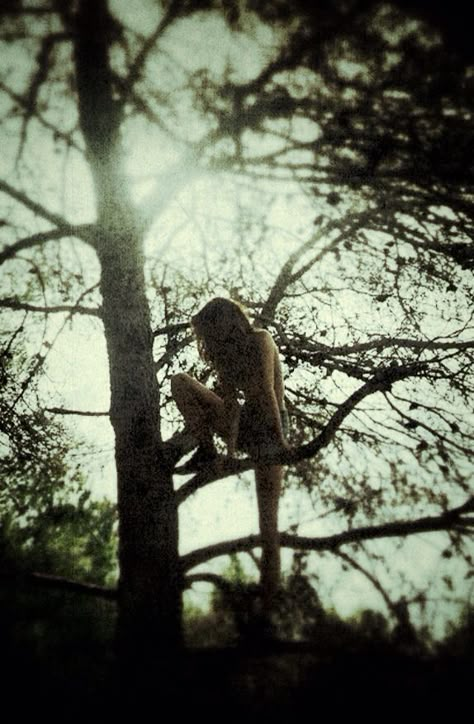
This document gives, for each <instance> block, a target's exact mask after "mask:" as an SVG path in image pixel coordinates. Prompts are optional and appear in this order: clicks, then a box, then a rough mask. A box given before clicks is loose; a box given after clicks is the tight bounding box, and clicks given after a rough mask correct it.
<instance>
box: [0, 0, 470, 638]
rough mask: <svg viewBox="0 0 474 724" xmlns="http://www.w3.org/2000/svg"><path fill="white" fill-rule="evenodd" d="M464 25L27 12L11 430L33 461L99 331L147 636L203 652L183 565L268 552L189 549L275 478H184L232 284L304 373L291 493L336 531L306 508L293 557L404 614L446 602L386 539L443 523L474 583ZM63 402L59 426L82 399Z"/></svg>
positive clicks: (10, 239)
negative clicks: (197, 393)
mask: <svg viewBox="0 0 474 724" xmlns="http://www.w3.org/2000/svg"><path fill="white" fill-rule="evenodd" d="M452 17H453V16H452V15H450V16H449V19H448V16H447V15H446V14H445V13H444V12H442V11H440V10H436V11H435V10H433V8H432V7H431V6H428V4H426V3H424V2H418V3H412V4H407V3H402V2H393V3H391V4H390V3H379V2H375V1H374V0H372V1H371V0H367V1H363V0H361V1H360V2H349V3H347V2H340V3H339V2H336V3H334V2H331V3H329V2H317V3H311V4H306V3H304V2H284V1H283V2H279V3H267V2H260V1H258V2H240V3H237V2H236V3H220V2H212V1H211V0H210V1H209V2H206V3H193V2H188V1H186V0H172V1H171V2H163V3H154V2H151V1H150V2H146V1H145V0H144V1H143V2H140V3H137V4H136V6H131V5H130V4H124V3H123V4H122V3H120V2H118V1H117V2H114V3H109V4H108V3H106V2H105V0H100V2H97V1H95V2H94V1H93V0H78V2H70V3H69V2H65V3H59V2H47V1H46V0H44V2H38V3H35V4H30V3H27V2H26V1H25V2H14V3H9V4H7V5H6V6H5V7H4V8H3V9H2V29H1V35H0V39H1V43H2V56H3V57H4V63H3V71H2V76H1V79H0V90H1V93H2V101H1V103H2V105H1V124H2V130H1V132H2V137H3V138H4V139H5V142H4V146H5V158H4V165H3V168H4V170H3V172H2V179H1V180H0V192H1V193H2V197H3V202H2V204H3V213H2V216H3V227H2V232H3V240H4V246H3V249H2V251H1V252H0V262H1V263H2V266H3V269H4V270H5V273H4V277H3V278H4V282H3V285H4V286H3V294H2V299H1V301H0V305H1V307H2V308H3V310H4V317H5V330H6V331H5V336H4V337H3V341H2V345H3V347H2V349H3V350H4V355H6V356H7V357H8V355H9V354H11V350H12V340H17V339H19V338H20V337H21V338H22V339H23V340H24V342H23V349H24V350H26V356H27V359H28V362H27V365H28V369H27V370H25V371H22V370H21V366H17V367H15V379H14V384H15V385H17V386H18V389H19V390H21V395H20V396H18V395H16V396H15V394H10V393H8V390H7V393H8V394H7V397H8V402H7V403H6V405H7V408H8V415H10V417H11V419H12V420H14V422H12V423H11V426H10V428H9V429H7V430H2V434H4V435H5V440H6V442H5V445H6V447H7V455H9V454H17V453H19V454H21V444H18V445H16V447H15V445H13V447H12V440H13V437H12V435H13V436H15V435H16V436H17V437H18V436H19V435H20V432H19V431H20V430H22V429H23V425H24V419H23V418H22V417H21V413H20V412H18V409H19V408H18V405H19V404H21V402H22V400H23V399H24V394H25V391H26V390H28V389H30V388H31V386H32V385H33V384H35V383H36V381H39V380H40V376H41V375H42V374H44V373H47V372H48V369H49V367H48V364H49V359H50V357H51V356H50V352H51V350H53V351H54V348H55V346H57V345H58V344H60V343H59V342H57V341H56V340H57V339H60V338H61V337H60V332H61V328H62V327H63V328H65V326H66V325H67V324H70V325H71V326H72V329H75V330H77V329H78V327H77V324H78V323H77V322H75V321H74V320H75V319H76V318H77V317H79V316H81V318H83V319H84V320H87V321H88V322H89V324H90V325H91V327H92V328H94V329H95V328H97V327H98V325H101V328H102V330H103V334H104V337H105V340H106V346H107V357H108V366H109V378H110V412H109V417H110V422H111V425H112V428H113V431H114V439H115V464H116V471H117V491H118V517H119V539H120V544H119V564H120V583H119V610H120V622H121V631H122V634H123V640H124V641H125V642H126V643H127V642H128V643H129V642H130V641H138V642H140V643H141V644H145V642H147V643H148V644H149V645H150V646H151V647H155V646H156V644H157V642H160V645H162V646H165V645H169V646H175V645H176V644H178V643H179V642H180V640H181V595H182V588H183V585H184V582H183V577H182V574H183V573H186V572H187V571H188V570H190V569H191V568H193V567H194V566H196V565H197V564H201V563H205V562H206V561H208V560H210V559H212V558H214V557H216V556H218V555H224V554H229V553H236V552H243V551H252V550H253V549H254V548H255V547H258V542H259V541H258V537H257V536H247V537H243V538H239V539H238V540H232V541H225V542H224V543H222V544H216V545H210V546H207V547H206V548H202V549H199V550H195V551H190V552H189V553H187V554H186V555H184V556H181V557H180V556H179V548H178V543H179V535H178V505H181V504H183V503H184V501H185V500H187V499H188V498H189V497H190V495H191V494H192V493H194V492H196V491H198V490H200V489H202V488H203V487H204V486H206V485H207V484H210V483H213V482H215V481H217V480H221V479H222V478H225V477H230V476H235V475H240V474H244V473H245V472H246V471H247V470H249V469H250V467H251V463H250V462H249V461H248V460H245V459H237V460H233V461H222V460H220V461H219V462H218V465H217V466H216V468H215V469H212V470H208V471H206V472H205V473H201V474H198V475H196V476H194V477H193V478H192V479H191V480H188V481H186V482H185V483H184V484H181V485H179V481H180V479H179V478H178V477H177V476H174V469H175V466H176V464H177V463H178V461H179V459H180V457H182V455H184V453H185V452H186V451H187V450H188V442H189V441H188V440H187V439H186V436H185V435H183V434H173V431H174V426H175V424H176V412H175V410H174V409H173V407H172V406H171V404H170V398H169V388H168V379H169V376H170V375H171V374H172V373H173V372H174V371H175V370H176V369H177V368H178V367H183V366H186V367H188V368H191V369H192V370H193V369H194V371H195V372H196V373H197V374H202V375H204V374H205V373H204V370H202V369H201V367H200V366H199V365H200V363H199V361H198V360H197V359H196V357H195V356H194V357H193V354H194V352H193V351H192V350H191V349H190V348H189V342H190V334H189V328H188V319H189V315H190V314H191V313H193V312H195V311H196V310H197V309H198V308H199V307H200V306H201V305H202V303H203V301H205V299H207V298H208V297H209V296H211V295H213V294H215V293H216V292H218V291H221V290H222V289H224V290H226V291H227V292H229V293H230V294H231V295H232V296H234V297H237V298H239V299H241V300H242V301H243V302H244V303H246V304H247V306H248V307H249V309H250V310H251V312H252V314H253V316H254V318H255V320H256V322H257V323H258V324H260V325H262V326H266V327H268V328H269V329H271V331H272V333H274V335H275V337H276V339H277V341H278V343H279V346H280V349H281V352H282V355H283V358H284V361H285V363H286V368H287V373H288V374H287V380H288V404H289V406H290V411H291V414H292V419H293V432H292V442H293V443H294V446H295V450H294V452H292V453H290V454H288V456H287V457H285V459H284V460H283V459H282V462H286V463H287V464H288V465H289V467H288V475H287V487H288V490H292V489H294V488H296V487H297V488H299V489H300V488H303V489H304V490H306V491H307V496H308V500H309V502H310V503H311V504H312V506H313V509H314V511H315V515H316V516H317V517H318V520H319V523H318V524H317V528H316V531H317V532H320V531H321V529H322V530H323V532H324V535H318V536H315V535H314V530H312V531H311V533H310V534H309V535H306V536H304V535H302V534H300V533H301V528H299V527H298V524H299V523H301V521H299V520H295V519H293V521H292V522H293V528H294V532H293V531H291V532H286V533H282V536H281V542H282V545H283V546H286V547H289V548H296V549H304V550H307V551H319V552H324V551H330V552H331V554H332V555H336V557H337V556H339V557H342V564H343V566H344V567H351V568H352V569H353V570H355V571H357V572H358V574H360V575H363V576H365V578H366V579H367V580H370V581H371V582H372V583H373V584H374V585H375V586H376V588H377V587H378V589H377V590H379V592H380V593H381V595H383V596H384V597H385V598H384V600H385V603H386V604H387V605H388V607H389V610H390V613H391V615H393V616H395V615H396V612H397V611H400V605H402V603H404V604H406V606H409V604H410V601H411V602H412V603H413V602H418V603H419V604H425V603H426V592H425V591H423V590H421V591H420V590H418V591H416V592H415V593H414V592H413V591H412V590H411V589H410V588H409V587H408V584H406V585H405V586H403V585H402V586H401V587H400V585H399V584H398V585H397V587H394V590H395V593H393V594H392V593H390V594H389V593H387V591H386V586H387V585H389V587H390V576H389V577H388V578H387V576H386V574H384V570H383V569H384V562H385V563H386V565H387V566H388V568H389V570H390V571H391V572H393V550H392V549H390V548H389V547H387V546H385V547H382V546H380V545H378V544H377V543H376V542H374V541H377V540H380V539H391V538H395V539H396V540H397V541H400V540H403V538H404V537H406V536H410V535H412V534H415V533H419V532H426V531H444V535H443V536H442V537H441V538H440V539H439V540H440V541H441V543H440V545H441V547H442V549H443V550H444V556H445V563H446V568H445V569H444V571H443V575H444V576H445V583H446V585H447V586H448V587H449V586H450V585H452V576H453V575H454V574H456V575H457V576H458V577H459V576H460V577H462V576H470V575H472V559H471V551H470V548H469V541H468V535H467V534H469V533H470V531H471V530H472V523H473V519H472V515H471V513H472V509H473V507H474V503H473V498H472V490H471V488H470V484H469V478H470V476H471V475H472V466H471V463H470V460H469V451H470V446H471V441H472V426H471V423H472V403H470V400H472V354H473V353H472V350H473V345H474V343H473V340H472V277H471V269H472V259H473V256H472V247H471V246H470V243H471V240H472V233H473V218H472V209H473V206H472V190H473V189H472V166H470V165H469V163H470V159H471V158H472V142H473V138H472V106H471V101H470V98H471V96H472V68H471V66H470V65H469V63H470V62H471V60H472V58H471V52H470V49H469V48H470V44H469V43H468V42H466V35H465V31H464V26H462V23H461V22H458V23H456V22H455V21H453V20H452ZM244 59H245V61H244ZM7 139H8V142H7ZM190 239H192V247H191V253H190V246H189V244H190ZM38 316H40V317H42V318H43V327H42V329H41V331H39V329H38V326H37V322H36V321H35V320H36V319H37V317H38ZM19 318H21V319H22V321H21V322H19V321H18V320H19ZM58 319H60V320H61V322H60V323H58V321H57V320H58ZM75 325H76V326H75ZM74 373H75V374H78V375H80V370H74ZM46 389H47V388H46V386H45V384H44V382H42V383H41V384H40V388H39V401H38V406H37V408H36V410H39V412H35V413H34V414H36V415H43V414H45V410H46V408H47V407H49V408H50V409H53V410H55V411H56V413H57V407H58V405H59V404H60V403H59V402H58V403H51V402H49V403H48V402H47V395H49V394H50V391H48V392H46ZM63 412H65V410H63ZM82 412H85V411H84V410H82ZM50 414H51V413H50ZM15 415H16V417H14V416H15ZM45 449H46V450H47V449H48V447H47V445H46V447H45ZM35 464H36V463H35ZM174 478H175V481H174ZM175 483H176V488H177V489H176V491H175ZM178 485H179V487H178ZM8 490H9V491H10V493H11V492H12V487H11V484H9V488H8ZM323 525H324V527H323ZM318 526H319V527H318ZM348 546H350V547H351V548H348ZM341 548H343V550H342V551H341V550H340V549H341ZM348 550H349V551H350V552H349V553H348V552H347V551H348ZM320 566H323V562H321V563H320ZM197 576H198V574H194V580H197ZM387 581H388V583H387ZM393 596H395V597H396V598H395V600H394V598H393ZM390 602H391V603H390ZM389 603H390V605H389ZM397 604H400V605H399V607H398V608H397ZM398 618H399V619H400V616H398Z"/></svg>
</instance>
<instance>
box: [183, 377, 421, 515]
mask: <svg viewBox="0 0 474 724" xmlns="http://www.w3.org/2000/svg"><path fill="white" fill-rule="evenodd" d="M419 369H420V366H419V365H410V366H400V367H389V368H387V369H381V370H379V372H378V373H377V374H376V375H375V376H374V377H373V378H372V379H371V380H369V381H368V382H366V383H365V384H363V385H362V386H361V387H359V388H358V389H357V390H356V391H355V392H353V393H352V395H350V396H349V397H348V398H347V400H345V402H343V403H342V404H341V405H340V406H339V407H338V408H337V410H336V412H335V413H334V414H333V416H332V417H331V418H330V420H329V422H328V423H327V424H326V425H325V426H324V427H323V429H322V430H321V432H320V433H319V435H317V436H316V437H315V438H314V439H313V440H312V441H311V442H309V443H306V444H305V445H300V447H298V448H295V449H292V450H285V451H282V452H281V453H278V454H273V455H269V456H268V457H267V456H262V457H260V458H259V461H258V462H259V464H262V463H264V464H266V465H292V464H295V463H298V462H300V461H301V460H307V459H308V458H311V457H314V455H316V454H317V453H318V452H319V451H320V450H322V448H324V447H326V445H328V443H329V442H330V441H331V440H332V438H333V437H334V435H335V434H336V432H337V431H338V429H339V428H340V426H341V425H342V423H343V421H344V420H345V418H346V417H347V416H348V415H349V414H350V413H351V412H352V410H353V409H354V408H355V407H356V406H357V405H358V404H359V402H361V401H362V400H363V399H364V398H365V397H368V396H369V395H371V394H373V393H374V392H384V391H386V390H388V389H390V387H391V386H392V384H393V383H394V382H397V381H399V380H402V379H406V378H408V377H410V376H415V375H417V374H418V373H419ZM254 466H255V461H252V460H250V459H249V458H246V459H244V460H238V459H229V458H224V457H218V458H217V459H216V460H215V462H213V463H212V464H211V465H209V466H208V467H206V468H203V469H202V470H201V471H200V472H198V473H197V474H196V475H195V476H194V477H193V478H192V479H191V480H190V481H189V482H187V483H185V484H184V485H182V486H181V487H180V488H179V490H178V491H177V493H176V495H177V500H178V504H180V503H182V502H183V501H184V500H186V499H187V498H188V497H189V496H190V495H192V494H193V493H195V492H196V491H197V490H199V489H200V488H203V487H204V486H205V485H208V484H209V483H212V482H215V481H217V480H222V479H224V478H227V477H229V476H230V475H239V474H240V473H243V472H245V471H247V470H251V469H252V468H253V467H254ZM177 472H179V468H178V469H177Z"/></svg>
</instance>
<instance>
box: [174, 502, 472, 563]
mask: <svg viewBox="0 0 474 724" xmlns="http://www.w3.org/2000/svg"><path fill="white" fill-rule="evenodd" d="M472 511H474V497H472V498H470V499H469V500H467V501H466V503H464V505H462V506H460V507H458V508H453V509H452V510H448V511H446V512H445V513H442V514H441V515H438V516H427V517H425V518H418V519H417V520H402V521H394V522H392V523H382V524H380V525H369V526H362V527H361V528H351V529H350V530H345V531H343V532H342V533H336V534H334V535H329V536H321V537H320V538H312V537H308V536H297V535H293V534H290V533H281V534H280V546H282V547H284V548H293V549H296V550H306V551H317V552H321V551H336V550H337V549H338V548H339V547H340V546H342V545H346V544H348V543H359V542H360V541H367V540H376V539H379V538H401V537H406V536H409V535H415V534H417V533H431V532H435V531H449V530H457V531H458V532H461V533H465V532H467V531H466V527H467V528H469V526H466V520H467V521H469V518H467V519H466V518H464V517H463V514H464V513H467V512H472ZM469 532H472V531H469ZM260 545H261V542H260V536H259V535H249V536H247V537H245V538H237V539H235V540H230V541H224V542H223V543H217V544H215V545H210V546H205V547H204V548H199V549H198V550H195V551H193V552H191V553H188V554H187V555H185V556H183V558H182V566H183V571H188V570H189V569H191V568H194V566H198V565H200V564H201V563H206V562H207V561H209V560H211V559H212V558H217V557H218V556H225V555H230V554H232V553H243V552H247V551H250V550H251V549H252V548H256V547H258V546H260Z"/></svg>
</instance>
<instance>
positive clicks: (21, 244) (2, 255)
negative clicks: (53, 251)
mask: <svg viewBox="0 0 474 724" xmlns="http://www.w3.org/2000/svg"><path fill="white" fill-rule="evenodd" d="M91 229H92V226H91V225H89V224H85V225H82V226H68V227H66V228H65V227H63V226H62V227H60V228H59V229H50V230H49V231H41V232H39V233H38V234H32V235H31V236H26V237H25V238H24V239H19V240H18V241H15V242H14V243H13V244H10V245H9V246H5V247H4V248H3V249H2V250H1V251H0V264H3V262H4V261H6V260H7V259H11V258H12V257H13V256H15V255H16V254H18V252H20V251H24V249H30V248H32V247H34V246H38V245H40V244H44V243H46V242H48V241H55V240H57V239H63V238H65V237H71V236H76V237H79V238H83V235H84V234H85V235H87V234H88V233H89V232H90V231H91Z"/></svg>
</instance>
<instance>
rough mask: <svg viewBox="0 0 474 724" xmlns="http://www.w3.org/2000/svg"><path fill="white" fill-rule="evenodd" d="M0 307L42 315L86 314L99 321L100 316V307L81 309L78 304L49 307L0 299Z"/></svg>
mask: <svg viewBox="0 0 474 724" xmlns="http://www.w3.org/2000/svg"><path fill="white" fill-rule="evenodd" d="M0 307H1V308H4V309H13V310H15V311H21V312H40V313H42V314H57V313H62V314H86V315H88V316H90V317H97V318H99V319H100V318H101V316H102V312H101V308H100V307H97V308H94V307H83V306H82V305H80V304H77V305H72V304H58V305H53V306H50V307H49V306H40V305H37V304H28V303H27V302H20V301H19V300H18V299H0Z"/></svg>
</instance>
